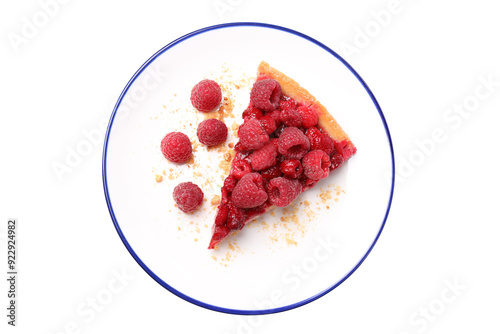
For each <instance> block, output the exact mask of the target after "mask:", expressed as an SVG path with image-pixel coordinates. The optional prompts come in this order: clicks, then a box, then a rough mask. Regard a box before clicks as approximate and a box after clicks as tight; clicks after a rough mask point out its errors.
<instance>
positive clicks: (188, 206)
mask: <svg viewBox="0 0 500 334" xmlns="http://www.w3.org/2000/svg"><path fill="white" fill-rule="evenodd" d="M173 195H174V201H175V203H177V207H178V208H179V209H180V210H181V211H183V212H186V213H187V212H193V211H194V210H196V209H197V208H198V207H199V206H200V205H201V203H202V202H203V191H201V189H200V187H198V186H197V185H196V184H194V183H192V182H183V183H179V184H178V185H177V186H176V187H175V188H174V193H173Z"/></svg>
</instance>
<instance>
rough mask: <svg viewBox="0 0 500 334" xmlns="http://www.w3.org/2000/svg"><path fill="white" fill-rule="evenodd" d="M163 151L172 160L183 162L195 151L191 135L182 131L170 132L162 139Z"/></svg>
mask: <svg viewBox="0 0 500 334" xmlns="http://www.w3.org/2000/svg"><path fill="white" fill-rule="evenodd" d="M160 147H161V152H162V153H163V156H164V157H165V158H166V159H167V160H168V161H171V162H175V163H183V162H186V161H188V160H189V158H190V157H191V154H192V153H193V148H192V146H191V141H190V140H189V137H188V136H186V135H185V134H184V133H182V132H170V133H168V134H167V135H166V136H165V137H164V138H163V140H162V141H161V145H160Z"/></svg>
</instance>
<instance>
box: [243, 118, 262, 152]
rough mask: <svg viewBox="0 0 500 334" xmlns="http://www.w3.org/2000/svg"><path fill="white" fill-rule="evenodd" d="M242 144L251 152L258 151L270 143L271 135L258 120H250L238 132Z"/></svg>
mask: <svg viewBox="0 0 500 334" xmlns="http://www.w3.org/2000/svg"><path fill="white" fill-rule="evenodd" d="M238 136H239V137H240V141H241V144H242V145H243V146H244V147H246V148H247V149H249V150H258V149H259V148H261V147H262V146H264V144H265V143H267V142H268V141H269V135H268V134H267V132H266V130H265V129H264V128H263V127H262V125H261V124H260V122H259V121H258V120H256V119H248V120H247V121H246V122H245V123H243V125H242V126H241V127H240V129H239V130H238Z"/></svg>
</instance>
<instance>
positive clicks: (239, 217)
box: [226, 206, 246, 230]
mask: <svg viewBox="0 0 500 334" xmlns="http://www.w3.org/2000/svg"><path fill="white" fill-rule="evenodd" d="M245 219H246V214H245V211H243V210H242V209H240V208H237V207H234V206H231V207H230V208H229V213H228V215H227V222H226V226H227V228H228V229H230V230H241V229H242V228H243V226H244V225H243V222H244V221H245Z"/></svg>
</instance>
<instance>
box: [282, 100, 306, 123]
mask: <svg viewBox="0 0 500 334" xmlns="http://www.w3.org/2000/svg"><path fill="white" fill-rule="evenodd" d="M280 110H281V114H280V120H281V121H282V122H283V124H285V125H286V126H294V127H296V128H298V127H300V126H301V124H302V116H301V114H300V113H299V111H298V110H297V105H296V103H295V101H294V100H281V101H280Z"/></svg>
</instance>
